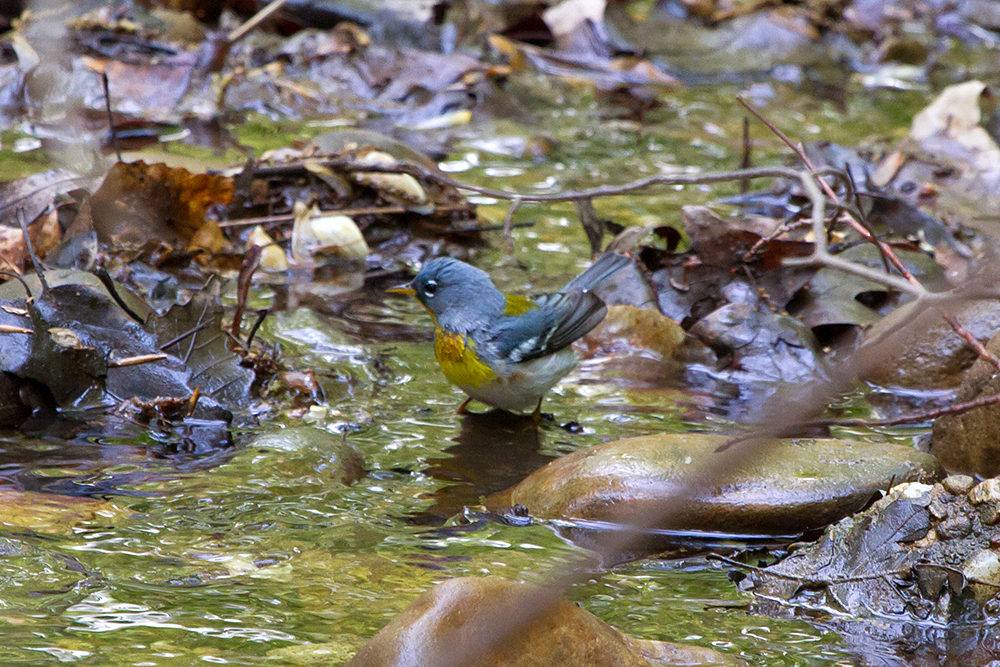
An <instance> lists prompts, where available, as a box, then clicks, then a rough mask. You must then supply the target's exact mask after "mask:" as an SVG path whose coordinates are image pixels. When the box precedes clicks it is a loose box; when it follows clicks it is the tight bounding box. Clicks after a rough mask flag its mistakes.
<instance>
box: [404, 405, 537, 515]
mask: <svg viewBox="0 0 1000 667" xmlns="http://www.w3.org/2000/svg"><path fill="white" fill-rule="evenodd" d="M460 419H461V431H460V432H459V434H458V435H457V436H456V437H455V438H454V442H455V443H456V444H454V445H452V446H450V447H448V448H446V449H445V450H444V452H443V453H444V454H445V455H446V456H443V457H441V458H432V459H428V460H427V464H428V468H427V470H426V471H425V472H426V474H427V475H429V476H430V477H432V478H434V479H438V480H441V481H444V482H448V484H447V485H446V486H443V487H441V488H440V489H438V490H437V491H436V492H435V493H434V503H433V504H432V505H431V506H430V507H428V508H427V509H426V510H424V511H423V512H420V513H419V514H415V515H411V516H409V517H407V520H408V521H409V522H410V523H413V524H417V525H435V526H436V525H441V524H442V523H444V522H445V521H446V520H447V519H449V518H450V517H452V516H454V515H455V514H458V513H459V512H461V511H462V509H463V508H464V507H466V506H471V505H479V504H480V503H481V499H482V497H483V496H488V495H490V494H491V493H496V492H497V491H502V490H504V489H506V488H508V487H511V486H513V485H515V484H517V483H518V482H520V481H521V480H522V479H524V478H525V477H527V476H528V475H530V474H531V473H532V472H534V471H535V470H537V469H538V468H541V467H542V466H544V465H545V464H546V463H548V462H549V461H552V460H553V459H555V458H556V457H554V456H550V455H548V454H542V453H541V452H540V451H539V450H540V449H541V446H542V437H543V435H542V434H543V432H544V431H543V430H542V429H539V428H538V424H537V423H536V422H535V421H533V420H532V419H531V418H530V417H523V416H520V415H514V414H511V413H509V412H504V411H503V410H493V411H490V412H486V413H483V414H469V415H463V416H462V417H461V418H460Z"/></svg>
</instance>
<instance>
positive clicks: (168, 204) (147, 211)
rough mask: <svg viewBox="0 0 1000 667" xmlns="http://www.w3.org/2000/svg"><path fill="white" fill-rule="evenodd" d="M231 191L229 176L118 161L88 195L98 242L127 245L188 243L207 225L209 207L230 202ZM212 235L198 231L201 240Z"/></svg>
mask: <svg viewBox="0 0 1000 667" xmlns="http://www.w3.org/2000/svg"><path fill="white" fill-rule="evenodd" d="M233 192H234V185H233V181H232V179H230V178H226V177H223V176H213V175H209V174H194V173H191V172H190V171H188V170H186V169H180V168H173V169H172V168H170V167H168V166H166V165H165V164H152V165H147V164H146V163H144V162H131V163H122V162H119V163H116V164H115V166H113V167H112V168H111V170H110V171H109V172H108V175H107V176H106V177H105V179H104V182H103V183H102V184H101V187H100V188H99V189H98V190H97V192H95V193H94V196H93V197H91V199H90V209H91V216H92V219H93V224H94V230H95V231H96V232H97V235H98V238H99V239H100V240H101V242H102V243H113V244H116V245H124V246H129V247H140V246H143V245H145V244H146V243H147V242H149V241H153V242H159V241H166V242H167V243H175V242H176V241H177V240H180V241H182V242H184V243H185V244H187V243H191V242H192V240H193V239H194V238H195V235H196V234H198V232H199V230H202V229H203V227H204V226H205V225H206V218H205V215H206V213H207V211H208V209H209V208H210V207H211V206H213V205H224V204H228V203H229V202H231V201H232V198H233ZM209 224H210V227H211V223H209ZM216 231H217V230H216ZM215 233H216V232H215V231H209V232H206V231H202V232H201V234H200V235H199V238H202V239H203V238H207V237H210V238H215ZM211 244H212V242H211V241H209V245H211Z"/></svg>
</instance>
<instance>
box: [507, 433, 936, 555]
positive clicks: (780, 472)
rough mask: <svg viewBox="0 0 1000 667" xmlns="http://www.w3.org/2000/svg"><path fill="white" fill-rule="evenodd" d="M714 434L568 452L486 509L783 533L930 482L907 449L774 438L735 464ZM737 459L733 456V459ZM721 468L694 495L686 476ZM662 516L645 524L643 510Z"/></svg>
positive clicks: (932, 465)
mask: <svg viewBox="0 0 1000 667" xmlns="http://www.w3.org/2000/svg"><path fill="white" fill-rule="evenodd" d="M728 441H729V438H728V437H727V436H722V435H704V434H666V435H653V436H644V437H639V438H628V439H625V440H618V441H615V442H609V443H605V444H602V445H597V446H595V447H591V448H589V449H585V450H580V451H577V452H573V453H572V454H568V455H566V456H564V457H562V458H560V459H557V460H555V461H553V462H552V463H550V464H548V465H546V466H545V467H544V468H541V469H539V470H537V471H535V472H534V473H532V474H531V475H529V476H528V477H527V478H525V479H524V480H523V481H522V482H521V483H520V484H518V485H517V486H515V487H513V488H511V489H508V490H506V491H502V492H500V493H498V494H494V495H493V496H491V497H490V498H489V499H488V501H487V505H488V506H489V507H490V508H491V509H494V510H501V509H503V508H507V507H511V506H514V505H522V506H524V507H525V508H527V510H528V513H529V514H531V515H532V516H534V517H538V518H546V519H566V520H573V519H579V520H586V521H601V522H612V523H617V524H630V523H634V522H635V521H637V520H638V519H637V517H643V518H644V519H643V521H644V522H645V525H646V526H647V527H651V528H657V529H670V530H699V531H711V532H719V533H730V534H741V535H791V534H798V533H801V532H803V531H806V530H810V529H815V528H820V527H823V526H826V525H828V524H831V523H833V522H835V521H837V520H839V519H842V518H843V517H845V516H848V515H850V514H852V513H853V512H856V511H858V510H860V509H861V508H863V507H864V506H865V505H867V504H868V503H869V502H870V501H871V500H872V498H873V496H874V495H875V493H876V492H878V491H884V490H887V489H888V488H889V487H890V485H891V484H894V483H895V484H898V483H901V482H904V481H920V480H930V479H933V478H934V477H935V475H936V473H937V470H938V464H937V462H936V461H935V459H934V458H933V457H931V456H930V455H927V454H923V453H920V452H918V451H916V450H914V449H912V448H909V447H902V446H897V445H887V444H879V443H865V442H853V441H847V440H832V439H821V440H812V439H793V440H783V441H780V442H778V443H775V445H773V446H772V447H771V449H770V450H769V451H768V454H767V455H766V456H765V457H763V458H761V457H754V458H753V459H751V460H747V461H742V460H741V459H743V458H745V455H744V454H743V453H742V452H741V451H740V445H739V444H737V445H735V446H733V447H731V448H729V449H727V450H725V451H722V452H720V451H717V450H718V448H719V446H720V445H722V444H724V443H726V442H728ZM733 457H737V458H733ZM705 466H709V467H715V468H716V469H718V470H723V469H730V468H732V469H731V470H730V472H729V474H728V475H727V476H726V477H725V479H721V478H720V479H718V480H717V482H718V485H717V486H713V487H711V488H706V489H703V490H702V492H701V493H696V492H695V491H696V490H695V489H693V488H688V484H689V482H688V480H690V479H691V475H692V474H693V473H696V474H704V471H705ZM658 514H662V515H663V520H662V521H661V522H659V523H657V522H653V523H654V525H649V522H648V521H647V520H646V519H647V518H648V517H651V516H652V517H655V516H657V515H658Z"/></svg>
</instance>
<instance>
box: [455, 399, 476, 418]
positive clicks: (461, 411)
mask: <svg viewBox="0 0 1000 667" xmlns="http://www.w3.org/2000/svg"><path fill="white" fill-rule="evenodd" d="M471 402H472V398H471V397H470V398H467V399H465V401H464V402H463V403H462V404H461V405H460V406H458V409H457V410H455V414H456V415H471V414H472V412H471V411H470V410H469V408H468V405H469V403H471Z"/></svg>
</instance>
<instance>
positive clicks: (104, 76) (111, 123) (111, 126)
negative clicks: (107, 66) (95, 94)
mask: <svg viewBox="0 0 1000 667" xmlns="http://www.w3.org/2000/svg"><path fill="white" fill-rule="evenodd" d="M101 83H102V84H103V85H104V108H105V110H106V111H107V113H108V131H109V132H111V145H112V146H113V147H114V149H115V156H116V157H117V158H118V161H119V162H121V161H122V151H121V148H120V147H119V146H118V131H117V130H116V129H115V116H114V114H113V113H111V90H110V88H109V86H108V73H107V72H105V71H103V70H102V71H101Z"/></svg>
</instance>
